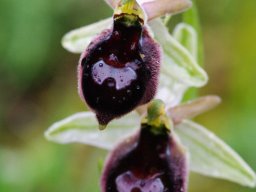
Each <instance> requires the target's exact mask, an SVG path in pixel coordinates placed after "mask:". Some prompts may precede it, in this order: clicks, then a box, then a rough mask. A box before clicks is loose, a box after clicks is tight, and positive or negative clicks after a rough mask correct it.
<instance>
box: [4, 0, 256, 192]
mask: <svg viewBox="0 0 256 192" xmlns="http://www.w3.org/2000/svg"><path fill="white" fill-rule="evenodd" d="M196 2H197V4H198V9H199V14H200V20H201V24H202V31H203V38H204V47H205V68H206V70H207V72H208V74H209V76H210V81H209V83H208V85H207V86H206V87H204V88H203V89H201V90H200V94H201V95H205V94H218V95H220V96H221V97H222V99H223V103H222V104H221V105H220V106H219V107H218V108H216V109H215V110H213V111H211V112H208V113H206V114H204V115H202V116H200V117H198V118H197V121H198V122H200V123H201V124H203V125H205V126H207V127H208V128H209V129H210V130H212V131H214V132H215V133H216V134H217V135H218V136H220V137H221V138H223V139H224V140H225V141H226V142H227V143H228V144H230V145H231V146H232V147H233V148H234V149H235V150H236V151H237V152H238V153H239V154H241V155H242V157H243V158H244V159H245V160H246V161H247V162H248V163H249V164H250V165H251V166H252V167H253V168H254V170H256V149H255V148H256V88H255V85H254V83H255V81H256V75H255V72H256V52H255V50H256V1H255V0H246V1H240V0H215V1H204V0H198V1H196ZM110 15H111V10H110V9H109V8H108V6H107V5H106V4H105V3H104V2H103V1H102V0H55V1H52V0H22V1H18V0H1V1H0V24H1V25H0V55H1V57H0V77H1V81H0V191H1V192H14V191H15V192H17V191H19V192H52V191H63V192H70V191H72V192H73V191H75V192H80V191H81V192H82V191H83V192H97V191H99V190H98V178H99V176H100V168H99V167H100V166H99V165H100V162H102V161H103V160H104V158H105V155H106V152H104V151H100V150H98V149H95V148H92V147H88V146H84V145H80V144H72V145H58V144H55V143H51V142H48V141H46V140H45V138H44V136H43V133H44V131H45V130H46V128H47V127H48V126H50V125H51V124H52V123H53V122H54V121H57V120H60V119H62V118H64V117H66V116H68V115H70V114H72V113H75V112H77V111H83V110H84V109H85V106H84V104H83V103H82V102H81V101H80V99H79V97H78V94H77V85H76V65H77V61H78V58H79V55H73V54H71V53H68V52H67V51H65V50H64V49H63V48H62V47H61V45H60V40H61V38H62V36H63V35H64V34H65V33H66V32H68V31H69V30H71V29H74V28H77V27H80V26H83V25H86V24H89V23H92V22H95V21H98V20H99V19H102V18H105V17H108V16H110ZM189 191H190V192H198V191H208V192H211V191H212V192H216V191H218V192H253V191H255V189H248V188H244V187H241V186H239V185H236V184H233V183H230V182H227V181H221V180H217V179H211V178H206V177H203V176H199V175H196V174H191V177H190V190H189Z"/></svg>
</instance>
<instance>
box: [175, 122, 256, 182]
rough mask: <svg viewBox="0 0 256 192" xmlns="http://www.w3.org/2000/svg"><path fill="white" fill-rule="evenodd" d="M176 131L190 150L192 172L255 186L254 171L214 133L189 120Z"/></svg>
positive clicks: (177, 127)
mask: <svg viewBox="0 0 256 192" xmlns="http://www.w3.org/2000/svg"><path fill="white" fill-rule="evenodd" d="M175 132H176V133H177V134H178V136H179V137H180V139H181V142H182V143H183V144H184V145H185V146H186V147H187V149H188V151H189V153H190V161H191V162H190V168H191V170H192V171H194V172H197V173H200V174H203V175H206V176H211V177H216V178H222V179H226V180H229V181H232V182H236V183H239V184H241V185H244V186H249V187H255V186H256V175H255V173H254V172H253V170H252V169H251V168H250V167H249V166H248V165H247V164H246V163H245V161H244V160H243V159H242V158H241V157H240V156H239V155H238V154H237V153H236V152H234V150H232V149H231V148H230V147H229V146H228V145H227V144H225V143H224V142H223V141H222V140H221V139H219V138H218V137H217V136H215V135H214V134H213V133H212V132H210V131H208V130H207V129H205V128H204V127H202V126H201V125H198V124H196V123H194V122H192V121H189V120H184V121H183V122H182V123H181V124H179V125H177V126H176V127H175Z"/></svg>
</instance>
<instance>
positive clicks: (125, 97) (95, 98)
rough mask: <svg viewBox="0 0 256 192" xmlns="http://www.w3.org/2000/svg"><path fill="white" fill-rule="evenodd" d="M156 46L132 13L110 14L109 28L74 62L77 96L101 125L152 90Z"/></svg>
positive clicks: (157, 61)
mask: <svg viewBox="0 0 256 192" xmlns="http://www.w3.org/2000/svg"><path fill="white" fill-rule="evenodd" d="M159 68H160V48H159V46H158V44H157V43H156V42H155V41H154V40H153V39H152V38H151V36H150V35H149V33H148V31H147V28H146V27H144V26H143V20H142V19H141V18H140V17H139V16H138V15H136V14H127V13H121V14H119V15H115V16H114V23H113V27H112V29H109V30H105V31H103V32H102V33H101V34H100V35H98V36H97V37H96V38H95V39H93V40H92V42H91V44H90V45H89V46H88V48H87V49H86V51H85V52H84V53H83V54H82V56H81V59H80V62H79V66H78V84H79V93H80V96H81V97H82V98H83V99H84V100H85V101H86V103H87V104H88V106H89V107H90V108H91V109H92V110H93V111H94V112H95V113H96V115H97V118H98V121H99V123H100V124H101V125H106V124H107V123H108V122H109V121H111V120H112V119H113V118H116V117H120V116H122V115H124V114H126V113H128V112H130V111H132V110H133V109H134V108H135V107H137V106H138V105H141V104H145V103H147V102H149V101H150V100H151V99H152V98H153V97H154V95H155V93H156V87H157V84H158V76H159Z"/></svg>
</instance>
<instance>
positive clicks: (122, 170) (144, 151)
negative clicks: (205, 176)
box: [101, 106, 188, 192]
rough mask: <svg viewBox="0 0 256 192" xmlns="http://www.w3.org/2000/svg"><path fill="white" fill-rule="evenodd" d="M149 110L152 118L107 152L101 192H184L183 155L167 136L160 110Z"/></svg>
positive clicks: (167, 129) (179, 147)
mask: <svg viewBox="0 0 256 192" xmlns="http://www.w3.org/2000/svg"><path fill="white" fill-rule="evenodd" d="M150 108H151V112H152V113H153V115H152V114H151V115H150V114H148V117H147V119H146V120H145V121H144V122H143V123H142V124H141V129H140V131H139V132H137V133H136V134H134V135H133V136H131V137H129V138H127V139H126V140H124V141H123V142H121V143H120V144H119V145H117V146H116V148H115V149H114V150H113V151H112V152H111V153H110V155H109V157H108V159H107V161H106V164H105V168H104V170H103V174H102V178H101V192H186V191H187V173H188V167H187V156H186V153H185V151H184V150H183V148H182V147H181V146H180V145H179V143H178V142H177V141H176V139H175V137H174V136H173V135H172V134H171V133H170V130H169V126H170V124H169V123H168V122H167V117H166V116H165V114H163V113H162V112H163V109H160V108H159V107H157V108H156V109H157V110H155V108H154V106H153V107H152V106H151V107H150ZM152 109H153V110H152ZM159 109H160V110H159ZM149 112H150V110H149ZM156 114H157V115H156ZM152 117H153V118H152Z"/></svg>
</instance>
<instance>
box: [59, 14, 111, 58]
mask: <svg viewBox="0 0 256 192" xmlns="http://www.w3.org/2000/svg"><path fill="white" fill-rule="evenodd" d="M111 25H112V18H107V19H104V20H102V21H99V22H97V23H93V24H91V25H87V26H84V27H81V28H79V29H75V30H72V31H70V32H69V33H67V34H66V35H65V36H64V37H63V39H62V41H61V43H62V46H63V47H64V48H65V49H66V50H68V51H70V52H72V53H82V52H83V51H84V50H85V49H86V47H87V46H88V45H89V44H90V42H91V41H92V39H93V38H94V37H95V36H96V35H97V34H99V33H101V32H102V31H103V30H105V29H108V28H110V26H111Z"/></svg>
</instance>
